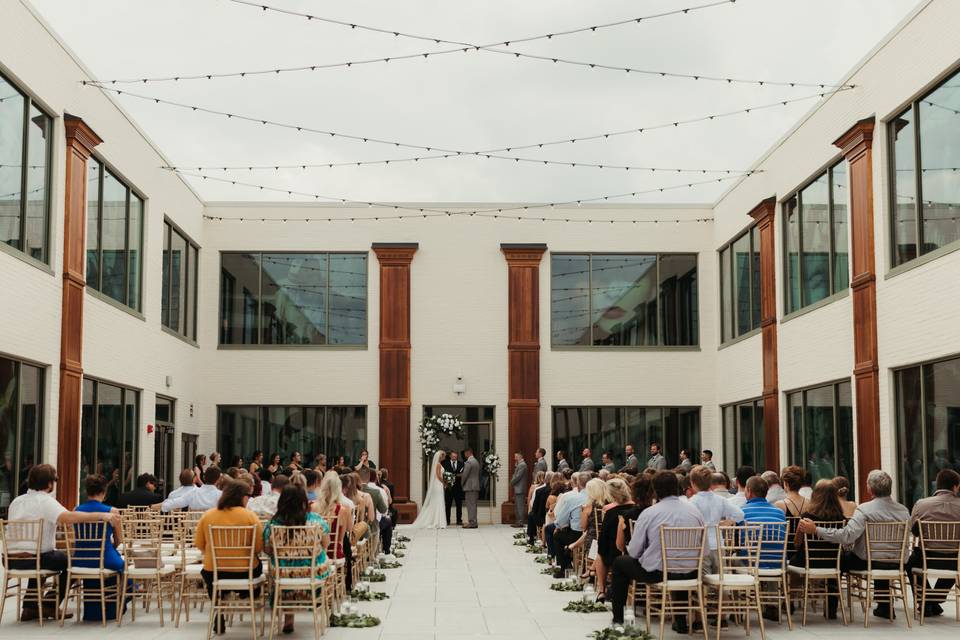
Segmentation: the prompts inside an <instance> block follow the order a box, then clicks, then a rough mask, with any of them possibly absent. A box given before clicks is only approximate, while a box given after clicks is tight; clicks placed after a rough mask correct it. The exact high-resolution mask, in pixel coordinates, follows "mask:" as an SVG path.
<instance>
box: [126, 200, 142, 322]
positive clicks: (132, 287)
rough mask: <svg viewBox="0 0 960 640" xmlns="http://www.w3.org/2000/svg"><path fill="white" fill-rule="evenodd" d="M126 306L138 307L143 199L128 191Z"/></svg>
mask: <svg viewBox="0 0 960 640" xmlns="http://www.w3.org/2000/svg"><path fill="white" fill-rule="evenodd" d="M127 247H128V251H127V273H128V274H129V280H128V281H127V306H129V307H130V308H132V309H137V310H139V309H140V261H141V259H142V258H141V254H142V253H143V252H142V249H143V200H141V199H140V198H139V197H137V195H135V194H134V193H132V192H131V193H130V225H129V227H128V229H127Z"/></svg>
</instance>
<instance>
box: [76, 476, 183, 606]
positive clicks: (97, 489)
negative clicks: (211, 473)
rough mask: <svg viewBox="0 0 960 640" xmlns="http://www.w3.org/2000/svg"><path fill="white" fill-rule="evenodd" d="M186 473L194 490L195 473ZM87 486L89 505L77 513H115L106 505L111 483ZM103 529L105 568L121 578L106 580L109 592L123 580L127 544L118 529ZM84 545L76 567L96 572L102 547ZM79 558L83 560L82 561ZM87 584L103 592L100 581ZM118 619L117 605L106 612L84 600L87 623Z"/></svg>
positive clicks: (90, 479)
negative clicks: (119, 548) (122, 550)
mask: <svg viewBox="0 0 960 640" xmlns="http://www.w3.org/2000/svg"><path fill="white" fill-rule="evenodd" d="M184 472H185V473H187V474H189V477H188V478H187V482H188V486H187V488H188V489H191V490H193V489H194V487H193V471H191V470H190V469H184ZM183 475H184V474H183V473H181V474H180V479H181V481H182V480H183ZM85 485H86V494H87V501H86V502H83V503H82V504H79V505H77V511H78V512H80V513H106V514H109V513H110V512H111V511H112V509H111V508H110V507H109V506H107V505H105V504H104V503H103V499H104V497H106V495H107V479H106V478H104V477H103V476H101V475H94V476H87V479H86V481H85ZM103 526H105V527H106V531H104V532H103V535H104V537H105V538H106V542H105V543H104V545H103V568H104V569H109V570H111V571H116V572H117V574H119V575H115V576H110V577H108V578H105V579H104V585H103V586H104V587H106V588H113V587H115V586H116V584H117V580H118V579H121V580H122V579H123V569H124V562H123V556H121V555H120V552H119V551H117V545H119V544H120V543H121V542H123V540H122V538H121V537H120V531H119V530H118V529H114V528H113V526H112V525H111V524H109V523H107V524H105V525H103ZM81 544H83V546H82V547H81V546H80V545H78V547H80V549H81V550H79V551H78V552H77V553H76V555H75V557H74V560H73V565H74V566H76V567H87V568H94V569H96V568H98V567H99V566H100V545H99V544H97V543H85V544H84V543H81ZM84 548H87V549H89V551H84V550H82V549H84ZM77 557H79V558H80V559H79V560H78V559H77ZM87 557H89V559H85V558H87ZM83 583H84V584H83V586H84V587H85V588H88V589H99V588H100V581H99V580H84V581H83ZM116 617H117V607H116V603H114V602H108V603H107V604H106V606H105V607H104V609H103V610H102V609H100V603H99V602H97V601H96V600H94V599H93V598H89V599H86V600H84V603H83V620H84V622H100V621H102V620H111V619H116Z"/></svg>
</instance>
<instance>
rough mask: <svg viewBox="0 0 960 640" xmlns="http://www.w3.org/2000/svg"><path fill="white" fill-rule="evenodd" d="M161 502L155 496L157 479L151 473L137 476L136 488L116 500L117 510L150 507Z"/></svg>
mask: <svg viewBox="0 0 960 640" xmlns="http://www.w3.org/2000/svg"><path fill="white" fill-rule="evenodd" d="M161 502H163V498H161V497H160V495H159V494H157V478H156V477H155V476H154V475H153V474H152V473H141V474H140V475H139V476H137V486H136V488H135V489H134V490H133V491H127V492H126V493H124V494H122V495H121V496H120V499H119V500H117V504H116V506H117V508H119V509H124V508H126V507H152V506H153V505H155V504H160V503H161Z"/></svg>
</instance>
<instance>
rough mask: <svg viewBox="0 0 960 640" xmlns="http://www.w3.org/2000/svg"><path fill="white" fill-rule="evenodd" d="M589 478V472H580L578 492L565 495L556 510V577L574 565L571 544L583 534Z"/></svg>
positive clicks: (560, 576)
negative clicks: (582, 513)
mask: <svg viewBox="0 0 960 640" xmlns="http://www.w3.org/2000/svg"><path fill="white" fill-rule="evenodd" d="M589 480H590V474H589V473H578V474H577V492H576V493H573V492H571V493H570V494H567V495H568V497H564V500H563V502H561V503H559V504H558V505H557V508H556V510H555V512H556V516H557V521H556V529H555V531H554V534H553V547H554V551H556V553H557V570H556V572H555V573H554V576H553V577H555V578H562V577H564V572H565V571H566V570H567V569H569V568H570V567H571V566H572V565H573V557H572V556H571V555H570V550H569V545H571V544H573V543H574V542H576V541H577V540H578V539H579V538H580V536H581V535H583V524H582V523H581V520H580V512H581V511H582V510H583V505H585V504H586V502H587V492H586V487H587V482H588V481H589Z"/></svg>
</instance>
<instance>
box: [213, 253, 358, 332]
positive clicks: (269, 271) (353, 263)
mask: <svg viewBox="0 0 960 640" xmlns="http://www.w3.org/2000/svg"><path fill="white" fill-rule="evenodd" d="M366 343H367V254H365V253H223V254H221V256H220V344H230V345H253V344H263V345H366Z"/></svg>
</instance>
